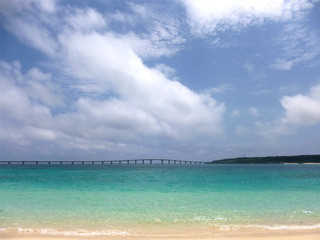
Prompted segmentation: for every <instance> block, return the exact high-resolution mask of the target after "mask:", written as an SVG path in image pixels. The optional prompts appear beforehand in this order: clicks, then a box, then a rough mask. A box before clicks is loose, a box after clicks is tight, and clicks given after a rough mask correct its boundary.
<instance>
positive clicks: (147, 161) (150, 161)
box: [0, 159, 207, 165]
mask: <svg viewBox="0 0 320 240" xmlns="http://www.w3.org/2000/svg"><path fill="white" fill-rule="evenodd" d="M206 163H207V162H204V161H187V160H172V159H131V160H106V161H70V160H69V161H17V160H15V161H0V165H2V164H8V165H11V164H22V165H24V164H35V165H38V164H42V165H43V164H56V165H57V164H60V165H62V164H71V165H76V164H77V165H88V164H206Z"/></svg>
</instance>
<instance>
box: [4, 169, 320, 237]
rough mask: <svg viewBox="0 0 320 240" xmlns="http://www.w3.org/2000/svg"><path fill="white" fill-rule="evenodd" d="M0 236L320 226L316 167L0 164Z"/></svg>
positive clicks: (211, 231)
mask: <svg viewBox="0 0 320 240" xmlns="http://www.w3.org/2000/svg"><path fill="white" fill-rule="evenodd" d="M0 179H1V182H0V228H1V231H14V230H16V231H21V232H24V231H35V232H39V233H43V234H64V235H90V234H92V235H137V236H139V235H144V236H151V235H157V236H159V235H161V234H162V235H172V236H182V235H183V236H185V235H188V234H196V233H201V234H203V235H210V234H217V233H220V232H225V231H235V230H236V229H250V228H255V229H265V230H279V231H281V230H290V229H295V230H299V229H301V230H305V229H307V230H308V229H317V228H320V165H319V164H302V165H296V164H274V165H272V164H265V165H262V164H261V165H253V164H252V165H228V164H226V165H223V164H221V165H216V164H215V165H209V164H204V165H180V164H177V165H174V164H171V165H167V164H163V165H161V164H153V165H148V164H145V165H142V164H137V165H134V164H128V165H125V164H121V165H117V164H113V165H29V164H26V165H1V166H0Z"/></svg>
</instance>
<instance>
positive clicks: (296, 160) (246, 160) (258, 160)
mask: <svg viewBox="0 0 320 240" xmlns="http://www.w3.org/2000/svg"><path fill="white" fill-rule="evenodd" d="M308 163H313V164H315V163H320V154H319V155H299V156H268V157H239V158H226V159H222V160H214V161H212V162H209V163H208V164H308Z"/></svg>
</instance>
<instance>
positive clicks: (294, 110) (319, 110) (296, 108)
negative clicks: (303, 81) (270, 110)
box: [280, 84, 320, 125]
mask: <svg viewBox="0 0 320 240" xmlns="http://www.w3.org/2000/svg"><path fill="white" fill-rule="evenodd" d="M280 103H281V105H282V107H284V109H285V110H286V116H285V118H283V122H284V123H289V124H304V125H313V124H317V123H319V122H320V84H319V85H317V86H314V87H312V88H311V89H310V92H309V94H308V95H302V94H298V95H294V96H284V97H282V98H281V100H280Z"/></svg>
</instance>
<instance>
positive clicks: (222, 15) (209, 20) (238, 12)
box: [181, 0, 312, 35]
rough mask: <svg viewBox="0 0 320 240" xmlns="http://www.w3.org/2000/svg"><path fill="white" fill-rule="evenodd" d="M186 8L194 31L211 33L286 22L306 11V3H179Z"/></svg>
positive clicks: (296, 0) (203, 0)
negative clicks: (252, 25)
mask: <svg viewBox="0 0 320 240" xmlns="http://www.w3.org/2000/svg"><path fill="white" fill-rule="evenodd" d="M181 1H182V3H183V4H184V5H185V7H186V10H187V13H188V16H189V20H190V24H191V26H192V29H193V32H194V33H196V34H200V35H201V34H206V33H214V32H215V31H217V30H223V29H226V28H232V29H236V28H243V27H245V26H247V25H249V24H261V23H263V22H265V21H270V20H271V21H279V20H281V21H282V20H288V19H291V18H293V17H294V16H296V15H299V14H302V13H301V10H304V9H309V8H310V7H311V6H312V4H311V3H310V2H309V1H306V0H304V1H300V0H292V1H283V0H268V1H255V0H245V1H237V0H227V1H219V0H198V1H193V0H181Z"/></svg>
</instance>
